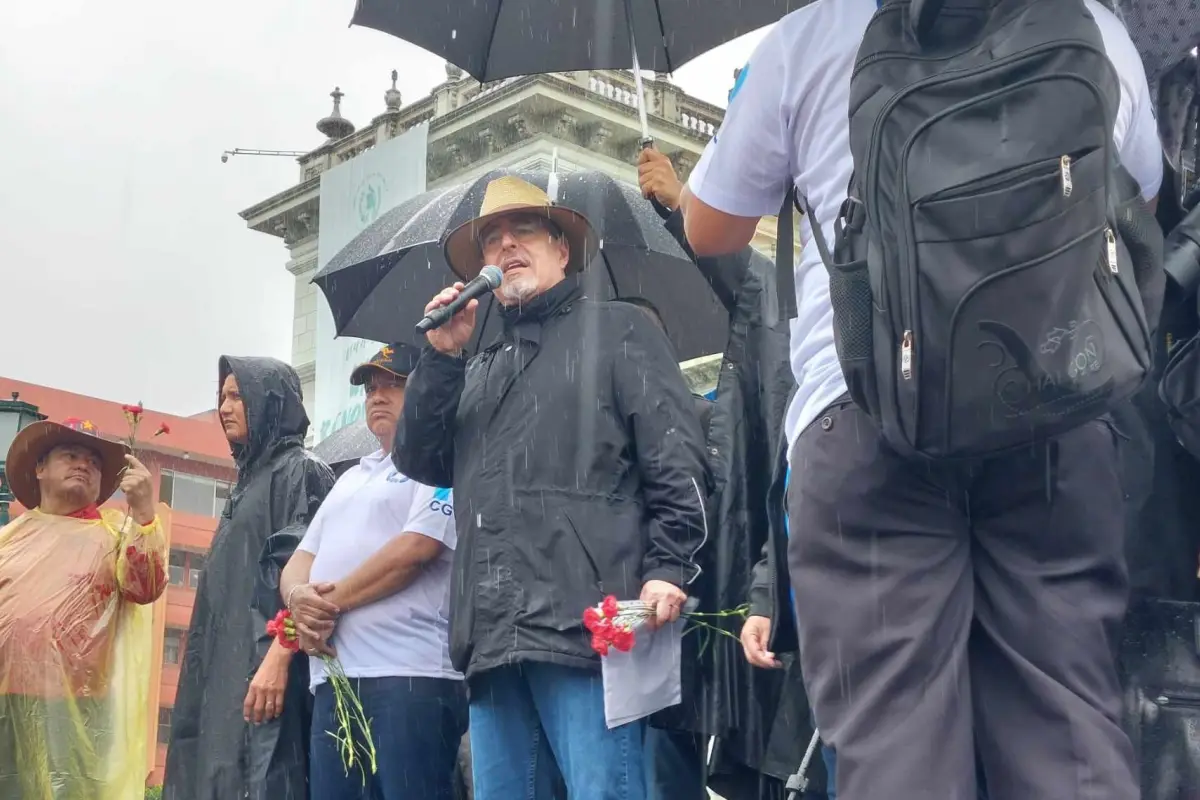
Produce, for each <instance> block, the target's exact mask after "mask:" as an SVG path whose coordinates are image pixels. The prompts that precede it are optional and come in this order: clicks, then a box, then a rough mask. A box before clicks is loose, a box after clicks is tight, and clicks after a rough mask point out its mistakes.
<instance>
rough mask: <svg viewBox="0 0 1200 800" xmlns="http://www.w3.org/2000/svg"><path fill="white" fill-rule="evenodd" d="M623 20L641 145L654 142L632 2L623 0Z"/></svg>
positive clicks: (644, 145) (647, 145)
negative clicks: (627, 29)
mask: <svg viewBox="0 0 1200 800" xmlns="http://www.w3.org/2000/svg"><path fill="white" fill-rule="evenodd" d="M625 22H626V23H627V24H628V25H629V50H630V52H631V53H632V54H633V84H634V86H635V87H636V88H637V110H638V122H640V123H641V125H642V147H649V146H650V145H651V144H653V143H654V140H653V139H651V138H650V122H649V120H647V119H646V88H645V87H644V86H642V68H641V65H640V64H638V54H637V36H635V35H634V33H633V4H632V2H631V0H625Z"/></svg>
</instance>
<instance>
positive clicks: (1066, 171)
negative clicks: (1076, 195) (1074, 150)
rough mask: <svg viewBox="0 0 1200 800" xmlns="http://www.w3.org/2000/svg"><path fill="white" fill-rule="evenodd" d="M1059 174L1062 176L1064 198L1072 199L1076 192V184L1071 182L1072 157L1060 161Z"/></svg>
mask: <svg viewBox="0 0 1200 800" xmlns="http://www.w3.org/2000/svg"><path fill="white" fill-rule="evenodd" d="M1058 171H1059V173H1060V174H1061V175H1062V196H1063V197H1070V196H1071V192H1073V191H1074V190H1075V183H1074V182H1073V181H1072V180H1071V157H1070V156H1063V157H1062V159H1060V161H1059V167H1058Z"/></svg>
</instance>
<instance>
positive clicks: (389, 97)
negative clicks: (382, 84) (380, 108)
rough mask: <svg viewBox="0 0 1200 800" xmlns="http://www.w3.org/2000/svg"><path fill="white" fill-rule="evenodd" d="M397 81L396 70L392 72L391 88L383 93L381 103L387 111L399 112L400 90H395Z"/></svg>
mask: <svg viewBox="0 0 1200 800" xmlns="http://www.w3.org/2000/svg"><path fill="white" fill-rule="evenodd" d="M399 79H400V73H399V72H397V71H396V70H392V88H390V89H388V90H387V91H386V92H384V93H383V103H384V105H386V106H387V110H388V111H399V110H400V103H401V96H400V90H399V89H397V88H396V81H397V80H399Z"/></svg>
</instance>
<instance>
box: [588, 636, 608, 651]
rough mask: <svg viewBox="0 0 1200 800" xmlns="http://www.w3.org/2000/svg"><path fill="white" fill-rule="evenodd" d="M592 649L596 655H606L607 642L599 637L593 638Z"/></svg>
mask: <svg viewBox="0 0 1200 800" xmlns="http://www.w3.org/2000/svg"><path fill="white" fill-rule="evenodd" d="M592 649H593V650H595V651H596V654H597V655H601V656H606V655H608V640H607V639H605V638H603V637H601V636H593V637H592Z"/></svg>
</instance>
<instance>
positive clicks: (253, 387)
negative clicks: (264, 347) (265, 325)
mask: <svg viewBox="0 0 1200 800" xmlns="http://www.w3.org/2000/svg"><path fill="white" fill-rule="evenodd" d="M218 369H219V374H220V381H219V384H218V385H219V386H220V385H224V383H225V378H226V377H227V376H228V375H229V374H230V373H232V374H233V377H234V378H235V379H236V380H237V383H238V391H240V392H241V395H242V402H243V403H245V405H246V426H247V428H249V436H248V437H247V440H248V441H247V442H246V443H245V444H233V443H230V445H229V449H230V451H231V452H232V453H233V458H234V460H235V461H236V462H237V466H238V471H239V472H240V473H242V472H246V471H248V469H249V468H252V467H253V466H254V465H255V464H256V463H257V462H259V461H260V460H261V459H262V458H263V457H264V456H267V455H270V454H271V453H274V452H275V451H276V450H277V449H278V447H279V446H280V445H281V444H288V445H301V446H303V444H304V436H305V435H306V434H307V433H308V414H307V413H306V412H305V411H304V395H303V393H302V392H301V390H300V376H299V375H298V374H296V370H294V369H293V368H292V367H291V366H290V365H288V364H285V363H284V362H282V361H279V360H278V359H274V358H242V357H240V356H221V360H220V362H219V367H218ZM218 403H219V401H218Z"/></svg>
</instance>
